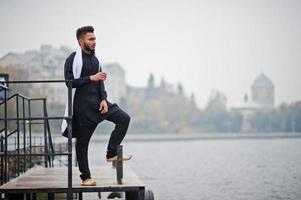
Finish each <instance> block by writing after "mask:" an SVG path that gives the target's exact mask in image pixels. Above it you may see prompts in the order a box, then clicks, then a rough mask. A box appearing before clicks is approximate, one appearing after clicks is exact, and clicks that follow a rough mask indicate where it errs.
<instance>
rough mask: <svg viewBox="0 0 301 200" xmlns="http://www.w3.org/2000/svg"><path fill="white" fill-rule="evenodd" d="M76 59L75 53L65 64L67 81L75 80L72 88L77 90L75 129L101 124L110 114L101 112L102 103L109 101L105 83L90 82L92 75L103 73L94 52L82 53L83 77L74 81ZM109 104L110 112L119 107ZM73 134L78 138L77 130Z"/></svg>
mask: <svg viewBox="0 0 301 200" xmlns="http://www.w3.org/2000/svg"><path fill="white" fill-rule="evenodd" d="M74 57H75V52H73V53H72V54H71V55H70V56H69V57H68V58H67V59H66V62H65V79H66V80H73V81H72V87H73V88H76V92H75V94H74V100H73V119H72V122H73V127H74V125H80V126H87V125H95V124H98V123H99V122H101V121H102V120H103V119H104V118H105V117H106V115H107V114H108V113H105V114H101V112H100V111H99V105H100V102H101V101H102V100H106V99H107V93H106V91H105V87H104V82H103V81H91V80H90V75H93V74H96V73H97V72H98V71H101V68H99V62H98V60H97V58H96V56H95V54H94V52H92V53H91V54H87V53H85V52H84V51H82V58H83V66H82V71H81V75H80V78H78V79H74V76H73V72H72V64H73V59H74ZM107 103H108V106H109V111H113V110H114V109H115V108H114V107H117V105H116V104H111V103H110V102H108V101H107ZM109 113H111V112H109ZM73 133H74V134H73V136H76V128H75V130H74V132H73Z"/></svg>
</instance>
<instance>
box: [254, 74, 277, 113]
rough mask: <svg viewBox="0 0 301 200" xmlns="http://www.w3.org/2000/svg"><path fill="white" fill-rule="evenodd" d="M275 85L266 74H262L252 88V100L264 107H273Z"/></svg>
mask: <svg viewBox="0 0 301 200" xmlns="http://www.w3.org/2000/svg"><path fill="white" fill-rule="evenodd" d="M274 90H275V86H274V84H273V82H272V81H271V79H269V78H268V77H267V76H266V75H265V74H263V73H262V74H260V75H259V76H258V77H257V78H256V79H255V80H254V82H253V85H252V88H251V95H252V102H254V103H256V104H258V105H260V106H261V107H263V108H273V107H274V104H275V92H274Z"/></svg>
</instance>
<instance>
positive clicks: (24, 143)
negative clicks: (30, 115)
mask: <svg viewBox="0 0 301 200" xmlns="http://www.w3.org/2000/svg"><path fill="white" fill-rule="evenodd" d="M22 108H23V113H22V114H23V149H24V150H23V153H24V157H23V162H24V165H23V171H24V172H25V171H26V156H25V154H26V124H25V122H26V121H25V119H24V118H25V99H24V97H22Z"/></svg>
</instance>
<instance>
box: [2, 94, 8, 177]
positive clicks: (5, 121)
mask: <svg viewBox="0 0 301 200" xmlns="http://www.w3.org/2000/svg"><path fill="white" fill-rule="evenodd" d="M4 129H5V130H4V133H5V143H4V163H3V167H2V168H3V172H4V173H3V182H4V183H6V182H7V174H8V172H7V167H6V166H7V163H8V162H7V129H8V126H7V90H6V89H4Z"/></svg>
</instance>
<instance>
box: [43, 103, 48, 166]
mask: <svg viewBox="0 0 301 200" xmlns="http://www.w3.org/2000/svg"><path fill="white" fill-rule="evenodd" d="M45 110H46V99H43V116H44V117H46V115H45ZM47 146H48V145H47V133H46V119H44V152H45V167H48V162H47V161H48V147H47Z"/></svg>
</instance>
